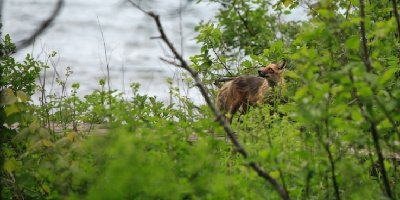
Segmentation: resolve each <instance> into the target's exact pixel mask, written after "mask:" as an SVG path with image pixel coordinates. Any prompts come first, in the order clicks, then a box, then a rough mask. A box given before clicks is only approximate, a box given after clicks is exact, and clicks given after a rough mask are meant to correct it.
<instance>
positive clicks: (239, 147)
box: [128, 0, 290, 199]
mask: <svg viewBox="0 0 400 200" xmlns="http://www.w3.org/2000/svg"><path fill="white" fill-rule="evenodd" d="M128 1H129V2H130V3H131V4H132V5H133V6H134V7H135V8H138V9H139V10H141V11H142V12H144V13H145V14H146V15H148V16H150V17H152V18H153V19H154V21H155V23H156V25H157V29H158V31H159V33H160V35H161V39H162V41H163V42H164V43H165V44H166V45H167V46H168V48H169V49H170V50H171V51H172V53H173V55H174V56H175V59H177V60H178V61H179V67H180V68H183V69H185V70H186V71H187V72H188V73H189V74H190V75H191V76H192V78H193V79H194V81H195V83H196V84H195V85H196V86H197V88H198V89H199V90H200V93H201V95H202V96H203V98H204V100H205V101H206V103H207V105H208V107H209V108H210V109H211V110H212V112H213V114H214V115H215V116H216V120H217V122H218V123H219V124H220V125H221V126H222V127H223V128H224V130H225V132H226V134H227V136H228V138H229V139H230V141H231V142H232V144H233V145H234V147H235V150H236V151H237V152H239V153H240V154H241V155H242V156H243V157H244V158H248V153H247V151H246V150H245V149H244V147H243V146H242V145H241V144H240V142H239V141H238V140H237V139H236V137H235V135H234V132H233V130H232V129H231V128H230V126H229V125H228V123H226V120H225V117H224V116H222V115H221V113H220V112H219V111H218V110H217V108H216V107H215V105H214V104H213V102H212V101H211V98H210V97H209V96H208V91H207V88H206V87H205V86H204V85H203V84H202V82H201V79H200V77H199V75H198V73H197V72H196V71H195V70H194V69H193V68H191V67H190V66H189V65H188V64H187V62H186V61H185V60H184V59H183V57H182V56H181V55H180V54H179V53H178V52H177V50H176V48H175V47H174V46H173V45H172V43H171V42H170V40H169V39H168V37H167V35H166V34H165V32H164V29H163V27H162V25H161V21H160V16H159V15H157V14H155V13H153V12H147V11H145V10H143V9H142V8H140V6H138V5H137V4H136V3H135V2H133V1H132V0H128ZM248 165H249V166H250V167H251V168H252V169H253V170H254V171H256V172H257V174H258V176H260V177H262V178H263V179H265V180H266V181H268V182H269V183H270V184H271V185H272V186H273V187H274V189H275V190H276V191H277V192H278V193H279V195H280V197H281V198H282V199H290V197H289V193H288V191H286V190H285V189H284V188H283V187H282V185H281V184H280V183H279V182H278V181H277V180H276V179H275V178H273V177H272V176H271V175H270V174H269V173H268V172H266V171H265V170H264V169H262V168H261V167H260V166H259V165H258V164H256V163H255V162H254V161H250V162H249V163H248Z"/></svg>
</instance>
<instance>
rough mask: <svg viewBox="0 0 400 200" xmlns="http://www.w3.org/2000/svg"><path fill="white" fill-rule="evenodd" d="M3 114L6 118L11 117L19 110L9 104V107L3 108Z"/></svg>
mask: <svg viewBox="0 0 400 200" xmlns="http://www.w3.org/2000/svg"><path fill="white" fill-rule="evenodd" d="M4 112H5V113H6V116H10V115H12V114H14V113H18V112H19V109H18V107H17V105H16V104H11V105H7V106H6V107H5V108H4Z"/></svg>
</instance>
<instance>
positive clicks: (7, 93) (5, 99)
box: [0, 88, 18, 105]
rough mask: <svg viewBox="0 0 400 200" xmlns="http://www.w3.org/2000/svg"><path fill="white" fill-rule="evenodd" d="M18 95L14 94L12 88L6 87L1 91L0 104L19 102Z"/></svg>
mask: <svg viewBox="0 0 400 200" xmlns="http://www.w3.org/2000/svg"><path fill="white" fill-rule="evenodd" d="M17 100H18V99H17V97H16V96H15V95H14V91H13V90H12V89H10V88H7V89H5V90H4V91H3V92H2V93H1V99H0V105H10V104H14V103H15V102H17Z"/></svg>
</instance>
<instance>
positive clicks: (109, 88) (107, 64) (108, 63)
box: [97, 17, 111, 107]
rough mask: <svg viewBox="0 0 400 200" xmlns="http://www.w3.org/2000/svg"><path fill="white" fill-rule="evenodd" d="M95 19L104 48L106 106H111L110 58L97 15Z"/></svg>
mask: <svg viewBox="0 0 400 200" xmlns="http://www.w3.org/2000/svg"><path fill="white" fill-rule="evenodd" d="M97 21H98V23H99V28H100V33H101V38H102V39H103V48H104V57H105V59H106V68H107V87H108V106H110V107H111V84H110V81H111V80H110V60H109V59H108V56H107V47H106V40H105V39H104V32H103V29H102V27H101V24H100V20H99V18H98V17H97Z"/></svg>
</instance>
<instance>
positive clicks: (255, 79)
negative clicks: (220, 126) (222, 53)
mask: <svg viewBox="0 0 400 200" xmlns="http://www.w3.org/2000/svg"><path fill="white" fill-rule="evenodd" d="M285 66H286V62H282V63H280V64H275V63H273V64H269V65H268V66H266V67H263V68H261V69H259V70H258V74H259V76H240V77H237V78H235V79H234V80H232V81H229V82H226V83H225V84H224V85H223V86H222V87H221V89H220V90H219V93H218V95H217V99H216V106H217V108H218V109H219V110H220V111H221V112H222V113H223V114H224V115H226V114H227V115H226V118H227V120H228V122H229V123H232V118H233V115H234V114H235V113H236V112H237V111H238V110H239V108H242V110H241V113H242V114H245V113H246V112H247V111H248V109H249V106H254V105H260V104H263V103H264V102H265V97H266V94H267V92H268V91H269V90H270V88H271V87H274V86H275V85H282V84H283V82H284V81H283V77H282V72H283V69H284V67H285Z"/></svg>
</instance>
